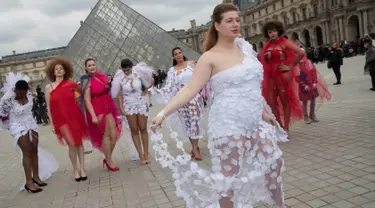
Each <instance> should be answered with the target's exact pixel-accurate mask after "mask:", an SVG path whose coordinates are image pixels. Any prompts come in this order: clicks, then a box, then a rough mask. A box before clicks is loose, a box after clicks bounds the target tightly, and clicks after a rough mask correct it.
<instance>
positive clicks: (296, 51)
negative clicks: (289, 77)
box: [285, 40, 306, 68]
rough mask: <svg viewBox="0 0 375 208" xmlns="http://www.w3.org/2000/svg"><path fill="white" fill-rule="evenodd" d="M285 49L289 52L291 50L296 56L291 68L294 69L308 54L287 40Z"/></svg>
mask: <svg viewBox="0 0 375 208" xmlns="http://www.w3.org/2000/svg"><path fill="white" fill-rule="evenodd" d="M285 47H286V49H287V50H291V51H292V52H293V53H294V54H295V57H294V62H293V64H292V65H291V66H290V67H291V68H293V67H295V66H296V65H297V64H298V63H299V62H300V61H301V59H302V58H303V56H304V55H306V52H305V51H304V50H303V49H301V48H300V47H298V46H297V45H296V44H295V43H293V42H292V41H290V40H286V43H285Z"/></svg>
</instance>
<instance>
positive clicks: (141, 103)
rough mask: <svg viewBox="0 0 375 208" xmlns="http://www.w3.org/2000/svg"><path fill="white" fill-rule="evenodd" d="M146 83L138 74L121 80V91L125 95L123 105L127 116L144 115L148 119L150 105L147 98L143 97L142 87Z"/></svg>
mask: <svg viewBox="0 0 375 208" xmlns="http://www.w3.org/2000/svg"><path fill="white" fill-rule="evenodd" d="M145 83H146V82H145V81H143V79H142V77H140V76H138V75H137V74H136V73H134V72H133V73H132V74H130V75H129V76H126V75H125V77H124V78H123V79H122V80H121V89H122V90H121V91H122V93H123V95H122V97H123V105H124V110H125V113H126V114H127V115H135V114H139V115H144V116H147V117H148V104H147V101H146V97H145V96H143V95H142V92H143V90H142V85H143V86H144V87H148V86H145Z"/></svg>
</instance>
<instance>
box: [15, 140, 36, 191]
mask: <svg viewBox="0 0 375 208" xmlns="http://www.w3.org/2000/svg"><path fill="white" fill-rule="evenodd" d="M18 146H19V147H20V148H21V151H22V165H23V169H24V171H25V178H26V186H27V187H28V188H29V189H31V190H36V189H37V187H36V186H35V184H34V182H33V179H32V175H31V173H32V154H33V153H32V144H31V141H30V138H29V134H26V135H25V136H21V137H20V138H19V139H18Z"/></svg>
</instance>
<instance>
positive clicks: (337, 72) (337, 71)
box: [332, 64, 341, 83]
mask: <svg viewBox="0 0 375 208" xmlns="http://www.w3.org/2000/svg"><path fill="white" fill-rule="evenodd" d="M340 68H341V65H340V64H338V65H333V66H332V70H333V73H335V76H336V80H337V82H338V83H341V70H340Z"/></svg>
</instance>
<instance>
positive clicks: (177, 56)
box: [151, 47, 204, 161]
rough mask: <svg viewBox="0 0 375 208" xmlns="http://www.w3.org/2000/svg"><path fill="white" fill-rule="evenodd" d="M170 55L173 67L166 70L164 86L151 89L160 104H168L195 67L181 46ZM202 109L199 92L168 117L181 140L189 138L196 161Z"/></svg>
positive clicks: (202, 104)
mask: <svg viewBox="0 0 375 208" xmlns="http://www.w3.org/2000/svg"><path fill="white" fill-rule="evenodd" d="M172 55H173V67H171V68H170V69H169V71H168V75H167V79H166V84H165V86H164V87H163V88H162V89H157V88H153V89H152V90H151V92H152V94H153V95H154V98H156V100H157V101H159V102H161V103H162V104H168V103H169V102H170V101H171V99H172V98H173V96H175V95H176V93H177V92H178V91H180V90H181V89H182V88H183V87H185V86H186V85H187V83H188V82H189V81H190V80H191V78H192V75H193V72H194V68H195V62H192V61H187V58H186V57H185V56H184V54H183V52H182V50H181V48H179V47H176V48H174V49H173V50H172ZM203 109H204V103H203V97H202V95H201V93H200V92H199V93H197V94H196V95H195V96H194V97H193V99H191V100H190V101H189V102H187V103H185V104H184V105H183V106H181V108H179V109H178V110H177V114H175V115H174V116H172V118H171V119H170V120H171V122H170V123H171V125H172V126H171V127H172V128H173V129H176V130H177V131H178V132H179V134H180V137H182V139H183V140H187V139H189V140H190V143H191V146H192V151H191V156H192V157H193V158H195V159H196V160H198V161H200V160H202V156H201V153H200V149H199V146H198V142H199V139H201V138H202V137H203V133H204V131H203V119H204V117H203Z"/></svg>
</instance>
